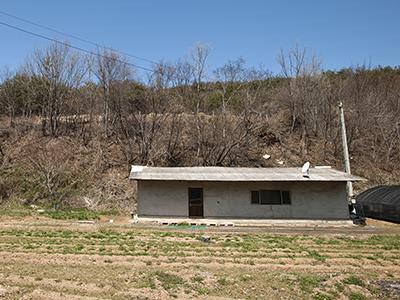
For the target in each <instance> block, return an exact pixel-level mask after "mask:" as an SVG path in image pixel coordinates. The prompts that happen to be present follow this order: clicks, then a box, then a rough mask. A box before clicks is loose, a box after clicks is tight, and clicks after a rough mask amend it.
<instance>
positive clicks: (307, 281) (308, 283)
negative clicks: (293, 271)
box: [299, 275, 324, 292]
mask: <svg viewBox="0 0 400 300" xmlns="http://www.w3.org/2000/svg"><path fill="white" fill-rule="evenodd" d="M323 281H324V278H323V277H321V276H318V275H304V276H300V278H299V284H300V288H301V289H302V290H303V291H304V292H311V291H312V290H313V289H314V288H316V287H317V286H318V285H319V284H320V283H321V282H323Z"/></svg>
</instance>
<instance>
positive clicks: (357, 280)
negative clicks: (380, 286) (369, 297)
mask: <svg viewBox="0 0 400 300" xmlns="http://www.w3.org/2000/svg"><path fill="white" fill-rule="evenodd" d="M342 282H343V283H344V284H352V285H358V286H364V285H365V284H364V282H363V281H362V279H361V278H358V277H356V276H354V275H351V276H350V277H347V278H346V279H344V280H343V281H342Z"/></svg>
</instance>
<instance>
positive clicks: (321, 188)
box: [130, 166, 364, 220]
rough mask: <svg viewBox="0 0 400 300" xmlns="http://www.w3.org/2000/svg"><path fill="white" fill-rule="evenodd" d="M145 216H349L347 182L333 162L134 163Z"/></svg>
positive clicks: (140, 210)
mask: <svg viewBox="0 0 400 300" xmlns="http://www.w3.org/2000/svg"><path fill="white" fill-rule="evenodd" d="M130 179H134V180H136V181H137V200H138V207H137V208H138V209H137V214H138V216H139V217H160V218H163V217H176V218H188V217H189V218H213V219H216V218H225V219H307V220H310V219H314V220H346V219H349V211H348V203H347V197H346V182H347V181H360V180H364V179H363V178H361V177H358V176H353V175H349V174H347V173H344V172H341V171H338V170H335V169H331V168H329V167H328V168H327V167H323V168H322V167H321V168H318V167H316V168H311V169H310V170H309V176H308V177H307V176H304V174H303V173H302V171H301V168H224V167H185V168H156V167H142V166H132V171H131V174H130Z"/></svg>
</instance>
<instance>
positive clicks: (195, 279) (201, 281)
mask: <svg viewBox="0 0 400 300" xmlns="http://www.w3.org/2000/svg"><path fill="white" fill-rule="evenodd" d="M192 281H193V282H196V283H203V281H204V278H203V277H201V276H199V275H196V276H194V277H192Z"/></svg>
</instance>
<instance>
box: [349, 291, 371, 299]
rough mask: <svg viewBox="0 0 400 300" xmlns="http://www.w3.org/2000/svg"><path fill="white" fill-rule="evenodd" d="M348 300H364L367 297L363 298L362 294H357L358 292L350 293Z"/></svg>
mask: <svg viewBox="0 0 400 300" xmlns="http://www.w3.org/2000/svg"><path fill="white" fill-rule="evenodd" d="M349 299H350V300H366V299H367V297H365V296H364V295H363V294H361V293H358V292H351V293H350V295H349Z"/></svg>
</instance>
